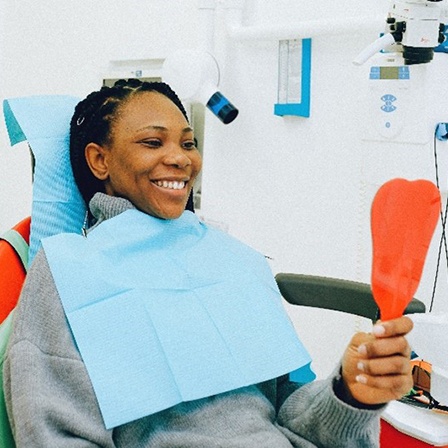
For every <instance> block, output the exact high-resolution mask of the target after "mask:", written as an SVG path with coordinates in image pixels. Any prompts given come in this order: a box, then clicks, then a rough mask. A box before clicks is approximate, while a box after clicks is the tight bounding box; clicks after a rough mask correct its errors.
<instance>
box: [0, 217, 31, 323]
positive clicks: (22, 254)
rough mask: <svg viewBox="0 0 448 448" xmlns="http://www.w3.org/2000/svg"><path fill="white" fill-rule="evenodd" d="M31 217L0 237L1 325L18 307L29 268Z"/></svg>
mask: <svg viewBox="0 0 448 448" xmlns="http://www.w3.org/2000/svg"><path fill="white" fill-rule="evenodd" d="M30 221H31V220H30V217H27V218H25V219H23V220H22V221H20V222H19V223H18V224H16V225H15V226H14V227H13V228H12V229H10V230H8V231H7V232H5V233H4V234H3V235H1V236H0V323H2V322H3V321H4V320H5V319H6V317H7V316H8V315H9V313H10V312H11V311H12V309H13V308H14V307H15V306H16V303H17V300H18V299H19V295H20V291H21V290H22V285H23V282H24V281H25V275H26V270H27V267H28V257H27V256H28V245H29V235H30Z"/></svg>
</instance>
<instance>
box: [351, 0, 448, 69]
mask: <svg viewBox="0 0 448 448" xmlns="http://www.w3.org/2000/svg"><path fill="white" fill-rule="evenodd" d="M443 1H444V0H392V2H391V6H390V9H389V13H388V17H387V19H386V30H385V31H386V32H385V34H384V35H383V36H381V37H380V38H379V39H377V40H376V41H375V42H373V43H372V44H371V45H369V46H368V47H367V48H366V49H365V50H363V51H362V52H361V53H360V54H359V55H358V57H357V58H356V59H355V60H354V61H353V62H354V63H355V64H356V65H361V64H363V63H364V62H366V61H367V60H368V59H369V58H370V57H372V56H373V55H374V54H375V53H377V52H378V51H386V52H387V51H389V52H397V53H402V54H403V59H404V62H405V65H412V64H424V63H427V62H430V61H431V60H432V59H433V55H434V48H435V47H437V46H438V45H439V44H441V43H443V41H444V40H445V36H444V34H443V31H444V24H443V23H441V17H442V8H441V5H442V2H443Z"/></svg>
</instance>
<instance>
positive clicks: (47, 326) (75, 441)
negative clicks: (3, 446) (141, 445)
mask: <svg viewBox="0 0 448 448" xmlns="http://www.w3.org/2000/svg"><path fill="white" fill-rule="evenodd" d="M14 317H15V321H14V330H13V334H12V336H11V340H10V345H9V348H8V353H7V358H6V360H5V364H4V389H5V399H6V405H7V410H8V416H9V419H10V421H11V425H12V430H13V434H14V438H15V440H16V444H17V448H20V447H33V448H39V447H41V448H52V447H55V448H60V447H70V448H78V447H79V448H81V447H83V448H87V447H104V448H113V447H114V443H113V440H112V431H107V430H106V429H105V427H104V423H103V421H102V418H101V415H100V412H99V408H98V405H97V402H96V398H95V395H94V393H93V389H92V386H91V383H90V380H89V378H88V375H87V372H86V370H85V367H84V364H83V362H82V360H81V358H80V356H79V353H78V351H77V349H76V347H75V344H74V342H73V339H72V336H71V333H70V330H69V328H68V325H67V321H66V319H65V315H64V312H63V309H62V305H61V302H60V300H59V296H58V294H57V291H56V287H55V285H54V282H53V278H52V276H51V272H50V270H49V267H48V263H47V260H46V258H45V255H44V253H43V252H42V251H41V252H40V253H39V254H38V255H37V256H36V258H35V261H34V263H33V265H32V267H31V269H30V271H29V273H28V276H27V280H26V284H25V286H24V289H23V292H22V295H21V298H20V301H19V305H18V307H17V309H16V312H15V316H14Z"/></svg>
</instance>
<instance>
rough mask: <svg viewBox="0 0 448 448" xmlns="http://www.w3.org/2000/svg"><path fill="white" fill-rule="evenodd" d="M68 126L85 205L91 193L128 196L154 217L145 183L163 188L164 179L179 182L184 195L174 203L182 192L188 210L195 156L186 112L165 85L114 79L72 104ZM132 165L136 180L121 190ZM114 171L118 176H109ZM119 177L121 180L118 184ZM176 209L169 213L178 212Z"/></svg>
mask: <svg viewBox="0 0 448 448" xmlns="http://www.w3.org/2000/svg"><path fill="white" fill-rule="evenodd" d="M161 112H162V113H161ZM70 129H71V130H70V148H71V149H70V159H71V162H72V167H73V175H74V177H75V180H76V182H77V184H78V188H79V189H80V192H81V194H82V196H83V198H84V201H85V202H86V204H88V203H89V201H90V199H92V197H93V196H94V194H95V193H97V192H103V193H106V192H108V193H109V194H111V195H117V196H122V197H125V198H128V195H132V197H133V198H134V199H136V200H137V199H138V200H137V202H136V203H134V205H135V206H137V208H140V207H141V210H145V211H147V212H148V213H149V214H151V215H154V214H155V216H159V215H158V213H159V212H162V210H159V212H158V211H157V210H156V209H157V208H158V206H157V205H156V203H157V201H158V198H157V196H156V197H155V201H154V204H148V202H147V201H148V200H149V201H151V202H152V199H151V197H152V196H151V195H148V190H149V188H150V187H151V186H152V187H155V186H156V185H157V186H158V187H161V188H168V187H169V182H170V181H171V182H179V181H181V182H185V188H184V189H182V190H180V191H183V192H184V193H186V194H185V195H180V194H179V195H178V196H173V199H176V202H177V203H178V207H179V208H180V207H181V203H182V201H183V200H184V199H185V197H184V196H186V198H187V199H190V201H189V202H188V204H187V209H189V210H192V201H191V189H192V186H193V184H194V181H195V179H196V176H197V175H198V173H199V171H200V169H201V157H200V154H199V152H198V151H197V148H196V146H195V143H194V142H195V140H194V135H193V130H192V129H191V128H190V126H189V123H188V117H187V113H186V111H185V109H184V107H183V105H182V103H181V102H180V100H179V98H178V97H177V95H176V94H175V93H174V92H173V91H172V90H171V88H170V87H169V86H168V85H166V84H164V83H160V82H143V83H142V82H140V81H138V80H129V81H127V82H126V81H123V80H120V81H118V82H117V83H115V85H114V86H113V87H103V88H102V89H101V90H99V91H97V92H93V93H91V94H90V95H89V96H87V98H86V99H85V100H83V101H81V102H80V103H79V104H78V106H77V107H76V109H75V113H74V115H73V118H72V121H71V125H70ZM134 168H135V169H136V170H137V171H135V172H134V173H133V176H135V178H136V180H137V181H138V183H137V184H135V185H133V186H132V187H131V190H132V191H127V189H128V188H129V187H130V185H131V183H130V182H129V181H130V177H128V175H131V172H132V170H134ZM110 170H112V171H111V172H110ZM122 170H123V172H122ZM111 173H112V176H111ZM116 173H117V175H118V176H120V181H118V179H115V176H114V175H115V174H116ZM137 173H138V174H137ZM154 175H155V177H154ZM148 176H149V177H148ZM123 179H124V180H126V179H127V182H124V184H123V185H118V184H119V182H121V180H123ZM160 181H161V182H162V184H160ZM164 181H166V182H167V184H166V187H164V183H163V182H164ZM148 182H152V185H147V183H148ZM145 184H146V185H145ZM139 187H141V190H140V192H138V193H137V189H138V188H139ZM106 189H109V191H106ZM125 190H126V191H125ZM153 190H155V191H156V189H155V188H153ZM135 195H139V196H140V197H139V198H137V197H136V196H135ZM181 196H182V197H181ZM131 202H133V201H132V200H131ZM153 205H154V206H156V209H154V210H153V209H152V206H153ZM184 207H185V204H184ZM175 208H176V207H175ZM182 211H183V209H182V210H180V212H179V210H176V212H175V213H178V212H179V213H178V215H177V216H179V215H180V213H181V212H182ZM169 216H171V215H168V216H163V215H161V216H160V217H166V218H167V217H169ZM172 217H174V216H172Z"/></svg>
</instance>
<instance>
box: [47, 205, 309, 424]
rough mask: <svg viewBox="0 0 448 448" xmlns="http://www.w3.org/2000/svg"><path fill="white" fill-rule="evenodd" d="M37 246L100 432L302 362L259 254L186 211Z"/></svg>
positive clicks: (130, 215)
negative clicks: (94, 403) (87, 382)
mask: <svg viewBox="0 0 448 448" xmlns="http://www.w3.org/2000/svg"><path fill="white" fill-rule="evenodd" d="M42 244H43V247H44V249H45V253H46V256H47V259H48V262H49V264H50V268H51V271H52V274H53V277H54V280H55V283H56V287H57V289H58V292H59V295H60V297H61V301H62V304H63V307H64V310H65V313H66V316H67V319H68V322H69V324H70V327H71V330H72V333H73V336H74V339H75V341H76V344H77V346H78V348H79V351H80V353H81V356H82V358H83V361H84V363H85V365H86V368H87V371H88V373H89V376H90V378H91V381H92V384H93V388H94V390H95V394H96V396H97V399H98V402H99V406H100V409H101V412H102V415H103V419H104V422H105V425H106V428H113V427H116V426H119V425H122V424H125V423H128V422H130V421H133V420H136V419H138V418H141V417H145V416H148V415H151V414H153V413H156V412H158V411H161V410H163V409H167V408H168V407H171V406H174V405H176V404H178V403H180V402H183V401H190V400H195V399H199V398H204V397H208V396H211V395H215V394H219V393H222V392H227V391H230V390H233V389H237V388H240V387H244V386H247V385H251V384H256V383H260V382H262V381H266V380H268V379H272V378H276V377H278V376H280V375H283V374H286V373H288V372H291V371H293V370H295V369H298V368H299V367H301V366H303V365H305V364H307V363H309V362H310V357H309V355H308V353H307V352H306V350H305V349H304V347H303V346H302V344H301V343H300V341H299V340H298V338H297V336H296V333H295V330H294V328H293V326H292V324H291V322H290V320H289V318H288V316H287V315H286V313H285V311H284V308H283V305H282V303H281V299H280V293H279V291H278V289H277V285H276V283H275V280H274V278H273V276H272V273H271V271H270V268H269V266H268V264H267V263H266V261H265V259H264V257H263V256H262V255H261V254H259V253H257V252H255V251H254V250H252V249H251V248H249V247H247V246H245V245H244V244H242V243H240V242H239V241H237V240H235V239H234V238H232V237H230V236H229V235H227V234H225V233H222V232H220V231H218V230H216V229H214V228H211V227H208V226H206V225H205V224H203V223H201V222H200V221H199V220H198V219H197V217H196V216H195V215H194V214H193V213H191V212H188V211H187V212H184V214H183V215H182V216H181V217H180V218H179V219H176V220H161V219H158V218H154V217H152V216H149V215H147V214H144V213H142V212H140V211H138V210H127V211H125V212H123V213H121V214H120V215H118V216H116V217H114V218H111V219H109V220H107V221H104V222H103V223H101V224H100V225H99V226H97V227H96V228H94V229H93V230H92V231H91V232H89V234H88V236H87V238H84V237H82V236H80V235H76V234H60V235H56V236H52V237H50V238H46V239H44V240H43V241H42Z"/></svg>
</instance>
